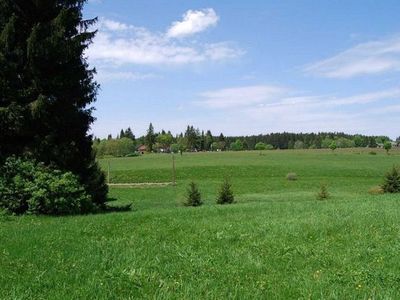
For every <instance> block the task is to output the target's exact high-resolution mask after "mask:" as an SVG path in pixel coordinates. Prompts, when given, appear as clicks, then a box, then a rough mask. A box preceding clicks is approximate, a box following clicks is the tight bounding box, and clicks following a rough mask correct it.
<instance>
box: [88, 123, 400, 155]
mask: <svg viewBox="0 0 400 300" xmlns="http://www.w3.org/2000/svg"><path fill="white" fill-rule="evenodd" d="M396 141H397V144H398V143H400V137H399V138H397V140H396ZM385 142H391V139H390V138H389V137H387V136H367V135H361V134H354V135H351V134H346V133H343V132H318V133H290V132H282V133H268V134H259V135H248V136H225V135H224V134H223V133H220V134H219V135H213V134H212V133H211V131H210V130H206V131H204V130H200V129H196V128H194V126H192V125H188V126H187V127H186V130H185V132H181V133H179V134H176V135H173V134H172V133H171V131H165V130H164V129H163V130H161V131H160V132H155V130H154V126H153V125H152V123H150V125H149V128H148V130H147V133H146V134H145V135H143V136H140V137H138V138H136V137H135V135H134V134H133V131H132V129H131V128H130V127H128V128H127V129H121V131H120V133H119V134H118V135H117V136H116V137H115V138H113V137H112V135H111V134H109V135H108V137H107V139H99V138H95V139H94V144H93V148H94V150H95V152H96V154H97V155H98V156H100V157H101V156H105V155H111V156H129V155H137V154H135V153H136V151H137V149H138V147H139V146H142V145H144V146H145V147H146V151H147V152H174V153H178V152H183V151H188V152H196V151H227V150H232V151H241V150H264V149H267V150H268V149H269V150H272V149H325V148H332V147H333V146H334V147H335V148H365V147H369V148H377V147H378V146H383V145H384V144H385Z"/></svg>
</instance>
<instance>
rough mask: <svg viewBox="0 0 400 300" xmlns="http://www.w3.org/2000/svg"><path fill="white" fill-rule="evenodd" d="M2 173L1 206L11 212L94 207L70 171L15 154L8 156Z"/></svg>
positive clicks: (73, 210)
mask: <svg viewBox="0 0 400 300" xmlns="http://www.w3.org/2000/svg"><path fill="white" fill-rule="evenodd" d="M0 172H1V173H0V208H3V209H5V210H6V211H8V212H10V213H15V214H23V213H31V214H48V215H66V214H78V213H87V212H90V211H93V210H94V208H95V206H94V205H93V203H92V201H91V199H90V197H89V196H88V195H87V193H86V192H85V190H84V188H83V186H82V185H81V184H80V182H79V180H78V178H77V177H76V176H75V175H74V174H72V173H71V172H61V171H59V170H54V169H51V168H49V167H45V166H44V165H42V164H40V163H37V162H36V161H34V160H27V159H21V158H15V157H10V158H8V159H7V160H6V162H5V163H4V165H3V166H2V167H1V168H0Z"/></svg>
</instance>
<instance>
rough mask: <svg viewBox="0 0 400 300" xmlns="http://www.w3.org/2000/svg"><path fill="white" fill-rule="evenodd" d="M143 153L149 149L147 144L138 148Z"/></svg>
mask: <svg viewBox="0 0 400 300" xmlns="http://www.w3.org/2000/svg"><path fill="white" fill-rule="evenodd" d="M137 150H138V151H139V152H140V153H141V154H144V153H145V152H146V151H147V147H146V145H140V146H139V147H138V149H137Z"/></svg>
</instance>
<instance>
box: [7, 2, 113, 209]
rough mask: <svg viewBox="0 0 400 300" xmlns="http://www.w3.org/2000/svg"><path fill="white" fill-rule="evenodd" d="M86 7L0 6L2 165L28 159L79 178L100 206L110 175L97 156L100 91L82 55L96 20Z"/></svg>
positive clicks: (73, 4) (52, 4)
mask: <svg viewBox="0 0 400 300" xmlns="http://www.w3.org/2000/svg"><path fill="white" fill-rule="evenodd" d="M84 3H85V1H84V0H14V1H13V0H0V162H1V161H4V159H5V158H7V157H9V156H12V155H16V156H28V157H32V158H34V159H36V160H38V161H41V162H43V163H45V164H46V165H49V166H52V167H54V168H57V169H60V170H63V171H72V172H73V173H74V174H76V175H78V176H79V178H80V180H81V183H82V185H83V186H84V187H85V190H86V191H87V193H88V194H89V195H90V196H91V197H92V200H93V202H94V203H96V204H97V205H100V206H101V205H103V204H104V202H105V200H106V195H107V186H106V184H105V180H104V175H103V173H102V172H101V171H100V169H99V167H98V165H97V164H96V162H95V159H94V156H93V153H92V136H91V135H88V130H89V128H90V125H91V124H92V122H93V121H94V118H93V116H92V111H93V108H92V107H91V106H90V105H91V104H92V103H93V102H94V101H95V100H96V94H97V90H98V84H97V83H96V82H95V81H94V79H93V75H94V73H95V70H94V69H90V68H89V66H88V63H87V61H86V58H85V56H84V51H85V49H86V48H87V47H88V45H89V44H90V42H91V40H92V39H93V37H94V35H95V32H90V31H88V27H89V26H90V25H91V24H93V23H94V22H95V21H96V20H95V19H93V20H83V19H82V6H83V5H84Z"/></svg>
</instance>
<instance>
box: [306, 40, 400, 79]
mask: <svg viewBox="0 0 400 300" xmlns="http://www.w3.org/2000/svg"><path fill="white" fill-rule="evenodd" d="M393 71H400V36H397V37H394V38H389V39H383V40H380V41H373V42H367V43H362V44H359V45H357V46H355V47H353V48H350V49H348V50H346V51H343V52H341V53H339V54H337V55H336V56H333V57H331V58H328V59H325V60H322V61H319V62H316V63H314V64H312V65H310V66H308V67H306V68H305V72H307V73H310V74H315V75H318V76H323V77H328V78H343V79H345V78H351V77H355V76H361V75H372V74H380V73H384V72H393Z"/></svg>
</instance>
